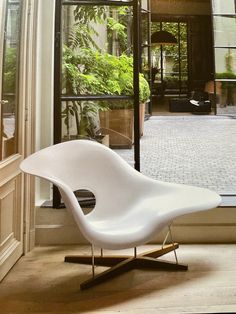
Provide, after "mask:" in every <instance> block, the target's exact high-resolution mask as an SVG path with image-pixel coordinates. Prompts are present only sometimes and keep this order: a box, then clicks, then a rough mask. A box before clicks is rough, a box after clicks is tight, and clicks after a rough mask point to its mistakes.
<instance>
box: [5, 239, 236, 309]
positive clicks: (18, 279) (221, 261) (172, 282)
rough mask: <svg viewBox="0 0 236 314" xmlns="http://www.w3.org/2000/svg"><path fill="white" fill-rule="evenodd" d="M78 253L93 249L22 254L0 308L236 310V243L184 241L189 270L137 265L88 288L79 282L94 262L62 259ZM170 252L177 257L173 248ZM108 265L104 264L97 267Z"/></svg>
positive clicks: (182, 248)
mask: <svg viewBox="0 0 236 314" xmlns="http://www.w3.org/2000/svg"><path fill="white" fill-rule="evenodd" d="M152 248H154V246H145V247H142V248H139V249H138V252H142V251H143V250H144V249H152ZM97 252H99V251H98V250H97ZM130 252H131V251H130V250H127V251H126V252H124V251H122V253H127V254H128V253H130ZM76 253H80V254H89V253H90V250H89V247H88V246H78V245H77V246H64V247H62V246H47V247H37V248H35V249H34V250H33V251H32V252H31V253H29V254H28V255H26V256H24V257H23V258H21V259H20V261H19V262H18V263H17V264H16V265H15V266H14V268H13V269H12V270H11V271H10V273H9V274H8V275H7V277H5V279H4V280H3V281H2V283H1V284H0V313H1V314H5V313H58V314H64V313H105V314H111V313H127V314H129V313H130V314H131V313H132V314H134V313H137V314H141V313H142V314H143V313H145V314H153V313H157V314H159V313H168V314H175V313H227V312H228V313H229V312H231V313H232V312H234V313H235V312H236V245H234V244H225V245H180V248H179V249H178V258H179V262H180V263H185V264H188V266H189V270H188V271H186V272H174V271H173V272H165V271H153V270H132V271H130V272H127V273H125V274H123V275H121V276H119V277H116V278H114V279H112V280H110V281H107V282H105V283H103V284H101V285H98V286H97V287H94V288H91V289H89V290H85V291H80V290H79V284H80V283H81V282H82V281H83V280H86V279H88V278H89V277H90V276H91V267H90V266H88V265H82V266H81V265H77V264H69V263H64V262H63V260H64V256H65V255H68V254H76ZM107 253H110V252H107V251H105V254H107ZM113 253H114V251H113ZM118 253H120V252H116V254H118ZM166 257H167V258H168V259H169V260H170V261H174V254H173V252H172V253H169V254H168V255H166ZM104 269H105V268H102V267H100V266H99V267H97V268H96V273H99V272H101V271H102V270H104Z"/></svg>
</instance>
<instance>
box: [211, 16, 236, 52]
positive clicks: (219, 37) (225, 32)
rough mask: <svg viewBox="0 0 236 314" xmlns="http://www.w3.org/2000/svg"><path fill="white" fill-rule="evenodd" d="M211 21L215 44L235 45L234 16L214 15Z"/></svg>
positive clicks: (223, 45)
mask: <svg viewBox="0 0 236 314" xmlns="http://www.w3.org/2000/svg"><path fill="white" fill-rule="evenodd" d="M213 21H214V37H215V46H217V47H232V46H236V36H235V33H236V17H225V16H215V17H214V19H213Z"/></svg>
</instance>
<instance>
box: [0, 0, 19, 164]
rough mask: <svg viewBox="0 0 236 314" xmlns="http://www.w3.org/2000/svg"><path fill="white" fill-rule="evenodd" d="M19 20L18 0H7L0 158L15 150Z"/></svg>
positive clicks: (13, 152)
mask: <svg viewBox="0 0 236 314" xmlns="http://www.w3.org/2000/svg"><path fill="white" fill-rule="evenodd" d="M20 21H21V4H20V1H8V3H7V16H6V23H5V33H4V35H5V37H4V49H3V70H2V95H1V99H2V101H1V156H0V159H4V158H7V157H9V156H10V155H12V154H15V153H16V152H17V109H18V72H19V60H18V59H19V48H20V47H19V44H20V42H19V39H20Z"/></svg>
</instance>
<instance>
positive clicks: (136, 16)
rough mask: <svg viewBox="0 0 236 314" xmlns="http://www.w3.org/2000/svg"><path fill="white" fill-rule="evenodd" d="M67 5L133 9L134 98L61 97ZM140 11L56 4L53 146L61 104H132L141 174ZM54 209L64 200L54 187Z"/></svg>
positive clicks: (137, 4)
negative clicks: (126, 102)
mask: <svg viewBox="0 0 236 314" xmlns="http://www.w3.org/2000/svg"><path fill="white" fill-rule="evenodd" d="M64 5H98V6H99V5H101V6H102V5H104V6H130V7H132V9H133V28H132V33H133V34H132V35H133V67H134V68H133V91H134V96H127V95H121V96H119V95H118V96H116V95H114V96H111V95H64V94H62V88H61V86H62V77H61V66H62V65H61V60H62V49H61V47H62V40H61V34H62V30H61V26H62V23H61V22H62V21H61V19H62V13H61V12H62V7H63V6H64ZM140 11H141V0H131V1H116V0H74V1H63V0H56V3H55V43H54V116H53V123H54V127H53V142H54V144H57V143H60V142H61V134H62V131H61V127H62V125H61V102H62V101H71V100H111V99H112V100H114V99H119V100H126V99H127V100H133V103H134V167H135V169H136V170H138V171H140V131H139V129H140V122H139V115H140V112H139V111H140V109H139V73H140V69H141V66H140V49H141V44H140ZM53 207H54V208H60V207H61V198H60V193H59V191H58V189H57V188H56V187H55V186H54V187H53Z"/></svg>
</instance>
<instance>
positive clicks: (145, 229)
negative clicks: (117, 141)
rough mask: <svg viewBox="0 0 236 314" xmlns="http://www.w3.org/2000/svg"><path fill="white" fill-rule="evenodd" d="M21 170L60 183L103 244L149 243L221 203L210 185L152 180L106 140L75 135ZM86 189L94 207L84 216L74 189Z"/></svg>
mask: <svg viewBox="0 0 236 314" xmlns="http://www.w3.org/2000/svg"><path fill="white" fill-rule="evenodd" d="M20 168H21V170H22V171H24V172H26V173H29V174H32V175H35V176H38V177H41V178H44V179H47V180H49V181H50V182H52V183H53V184H55V185H56V186H57V187H58V188H59V190H60V193H61V196H62V199H63V201H64V202H65V205H66V207H67V209H68V210H70V211H71V213H72V214H73V216H74V218H75V221H76V223H77V225H78V227H79V229H80V230H81V232H82V233H83V235H84V237H85V238H86V239H87V240H88V241H89V242H91V243H92V244H94V245H96V246H98V247H101V248H104V249H113V250H115V249H125V248H130V247H135V246H138V245H141V244H145V243H147V242H148V241H150V240H151V239H152V238H153V236H154V234H156V233H158V232H159V231H160V230H161V229H162V228H163V227H164V226H166V225H169V224H170V223H171V222H172V221H173V220H174V219H175V218H177V217H179V216H182V215H185V214H188V213H193V212H197V211H203V210H207V209H210V208H215V207H217V206H218V205H219V204H220V202H221V198H220V196H219V195H218V194H217V193H215V192H213V191H210V190H208V189H203V188H198V187H192V186H188V185H182V184H172V183H167V182H161V181H157V180H153V179H150V178H148V177H146V176H144V175H143V174H141V173H139V172H138V171H136V170H135V169H133V168H132V167H131V166H130V165H128V164H127V163H126V161H124V160H123V159H122V158H121V157H120V156H119V155H118V154H116V153H115V152H114V151H112V150H111V149H109V148H107V147H105V146H104V145H102V144H99V143H97V142H93V141H87V140H74V141H69V142H64V143H60V144H57V145H54V146H50V147H47V148H45V149H42V150H40V151H38V152H36V153H34V154H33V155H31V156H29V157H28V158H26V159H25V160H24V161H23V162H22V163H21V166H20ZM79 189H87V190H90V191H91V192H93V194H94V195H95V198H96V205H95V208H94V209H93V210H92V212H90V213H89V214H87V215H84V213H83V211H82V209H81V207H80V205H79V203H78V201H77V199H76V197H75V195H74V193H73V191H76V190H79Z"/></svg>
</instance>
